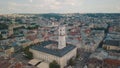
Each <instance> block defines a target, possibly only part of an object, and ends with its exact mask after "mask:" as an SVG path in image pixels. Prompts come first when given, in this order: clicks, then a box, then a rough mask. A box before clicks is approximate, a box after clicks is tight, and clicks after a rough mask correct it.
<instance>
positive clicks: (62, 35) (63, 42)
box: [58, 26, 66, 49]
mask: <svg viewBox="0 0 120 68" xmlns="http://www.w3.org/2000/svg"><path fill="white" fill-rule="evenodd" d="M58 32H59V38H58V49H62V48H64V47H66V39H65V36H66V32H65V26H59V29H58Z"/></svg>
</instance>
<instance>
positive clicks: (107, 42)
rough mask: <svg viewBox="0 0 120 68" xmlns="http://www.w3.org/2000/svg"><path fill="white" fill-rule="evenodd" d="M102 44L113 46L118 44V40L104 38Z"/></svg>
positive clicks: (119, 43)
mask: <svg viewBox="0 0 120 68" xmlns="http://www.w3.org/2000/svg"><path fill="white" fill-rule="evenodd" d="M104 44H106V45H113V46H120V40H105V42H104Z"/></svg>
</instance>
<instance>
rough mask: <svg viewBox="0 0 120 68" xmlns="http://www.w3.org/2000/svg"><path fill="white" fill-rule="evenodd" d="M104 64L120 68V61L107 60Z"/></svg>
mask: <svg viewBox="0 0 120 68" xmlns="http://www.w3.org/2000/svg"><path fill="white" fill-rule="evenodd" d="M104 62H105V63H107V64H110V65H117V66H120V60H113V59H105V60H104Z"/></svg>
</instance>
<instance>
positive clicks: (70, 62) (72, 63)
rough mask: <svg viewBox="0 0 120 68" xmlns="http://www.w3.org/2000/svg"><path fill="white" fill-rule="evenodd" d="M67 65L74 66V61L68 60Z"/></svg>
mask: <svg viewBox="0 0 120 68" xmlns="http://www.w3.org/2000/svg"><path fill="white" fill-rule="evenodd" d="M68 65H71V66H74V65H75V61H74V60H73V59H72V58H71V59H70V60H69V63H68Z"/></svg>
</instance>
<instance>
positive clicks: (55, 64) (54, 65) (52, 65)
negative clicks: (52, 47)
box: [49, 61, 60, 68]
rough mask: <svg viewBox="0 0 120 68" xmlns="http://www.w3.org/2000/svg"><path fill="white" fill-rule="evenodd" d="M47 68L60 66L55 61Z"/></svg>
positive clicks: (58, 67)
mask: <svg viewBox="0 0 120 68" xmlns="http://www.w3.org/2000/svg"><path fill="white" fill-rule="evenodd" d="M49 68H60V65H59V64H58V63H57V62H56V61H53V62H51V63H50V64H49Z"/></svg>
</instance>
